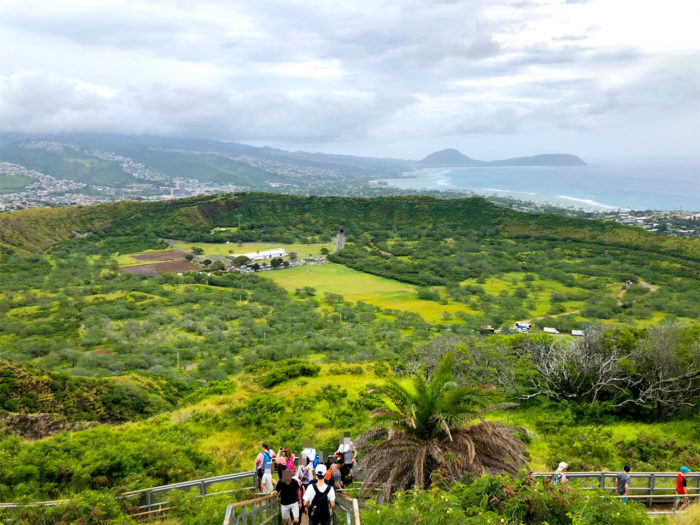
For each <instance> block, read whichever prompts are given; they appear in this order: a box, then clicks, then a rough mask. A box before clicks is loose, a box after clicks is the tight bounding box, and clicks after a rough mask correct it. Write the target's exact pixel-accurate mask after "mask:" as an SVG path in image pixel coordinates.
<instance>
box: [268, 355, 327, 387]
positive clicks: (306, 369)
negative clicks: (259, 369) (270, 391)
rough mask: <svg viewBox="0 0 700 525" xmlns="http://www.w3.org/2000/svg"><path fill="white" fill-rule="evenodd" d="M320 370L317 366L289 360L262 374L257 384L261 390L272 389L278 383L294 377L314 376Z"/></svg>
mask: <svg viewBox="0 0 700 525" xmlns="http://www.w3.org/2000/svg"><path fill="white" fill-rule="evenodd" d="M320 370H321V367H320V366H318V365H313V364H311V363H305V362H303V361H297V360H289V361H287V362H283V363H280V365H279V366H277V367H275V368H273V369H272V370H271V371H269V372H267V373H266V374H264V375H263V376H262V377H261V378H260V381H259V384H260V386H262V387H263V388H272V387H273V386H275V385H279V384H280V383H283V382H285V381H287V380H288V379H293V378H295V377H313V376H316V375H318V372H319V371H320Z"/></svg>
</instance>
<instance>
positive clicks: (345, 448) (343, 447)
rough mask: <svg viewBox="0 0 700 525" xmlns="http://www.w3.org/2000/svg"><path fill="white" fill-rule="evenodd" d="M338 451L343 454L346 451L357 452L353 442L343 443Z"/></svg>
mask: <svg viewBox="0 0 700 525" xmlns="http://www.w3.org/2000/svg"><path fill="white" fill-rule="evenodd" d="M338 452H340V453H341V454H344V453H345V452H355V446H354V445H353V444H352V443H350V444H349V445H346V444H345V443H341V444H340V446H339V447H338Z"/></svg>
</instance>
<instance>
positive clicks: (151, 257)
mask: <svg viewBox="0 0 700 525" xmlns="http://www.w3.org/2000/svg"><path fill="white" fill-rule="evenodd" d="M186 255H187V253H186V252H183V251H182V250H170V251H167V252H154V253H142V254H141V255H132V257H133V258H134V259H136V260H139V261H184V260H185V256H186Z"/></svg>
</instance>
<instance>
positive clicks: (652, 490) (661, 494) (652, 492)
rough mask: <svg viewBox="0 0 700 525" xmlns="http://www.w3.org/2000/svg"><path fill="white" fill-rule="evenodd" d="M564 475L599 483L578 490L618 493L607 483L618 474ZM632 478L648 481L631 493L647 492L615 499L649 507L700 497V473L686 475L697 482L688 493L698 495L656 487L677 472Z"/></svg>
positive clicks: (542, 475) (634, 474)
mask: <svg viewBox="0 0 700 525" xmlns="http://www.w3.org/2000/svg"><path fill="white" fill-rule="evenodd" d="M553 475H554V472H533V473H532V476H533V477H535V478H550V477H552V476H553ZM564 475H565V476H566V478H567V480H574V479H577V478H578V479H597V480H598V482H597V483H596V484H595V486H586V487H581V486H577V487H576V488H578V489H582V490H596V489H597V490H603V491H606V490H613V491H616V490H617V489H616V487H606V486H605V482H606V480H607V479H616V478H617V475H618V473H617V472H603V471H600V472H565V473H564ZM629 476H630V478H633V479H646V480H647V486H646V487H629V491H630V493H631V492H633V491H634V492H641V491H645V493H644V494H634V495H631V494H630V495H628V496H620V495H615V496H614V497H617V498H628V499H632V500H637V501H641V502H643V503H645V504H646V505H647V506H651V505H652V504H653V503H654V502H655V501H657V502H658V501H659V500H665V501H672V500H673V499H674V498H678V497H689V498H697V497H700V473H698V472H689V473H687V474H685V476H686V478H687V479H688V480H690V479H695V480H696V484H697V486H696V487H687V489H688V492H691V491H696V492H698V494H677V493H676V492H669V491H673V490H674V489H675V487H657V486H656V481H657V480H668V479H672V480H673V479H675V478H676V476H678V473H677V472H629Z"/></svg>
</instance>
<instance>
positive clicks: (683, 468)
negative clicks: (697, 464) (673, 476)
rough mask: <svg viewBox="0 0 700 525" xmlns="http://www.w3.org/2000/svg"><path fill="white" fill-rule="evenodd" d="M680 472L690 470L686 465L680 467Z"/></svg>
mask: <svg viewBox="0 0 700 525" xmlns="http://www.w3.org/2000/svg"><path fill="white" fill-rule="evenodd" d="M681 472H691V470H690V469H689V468H688V467H681Z"/></svg>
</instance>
